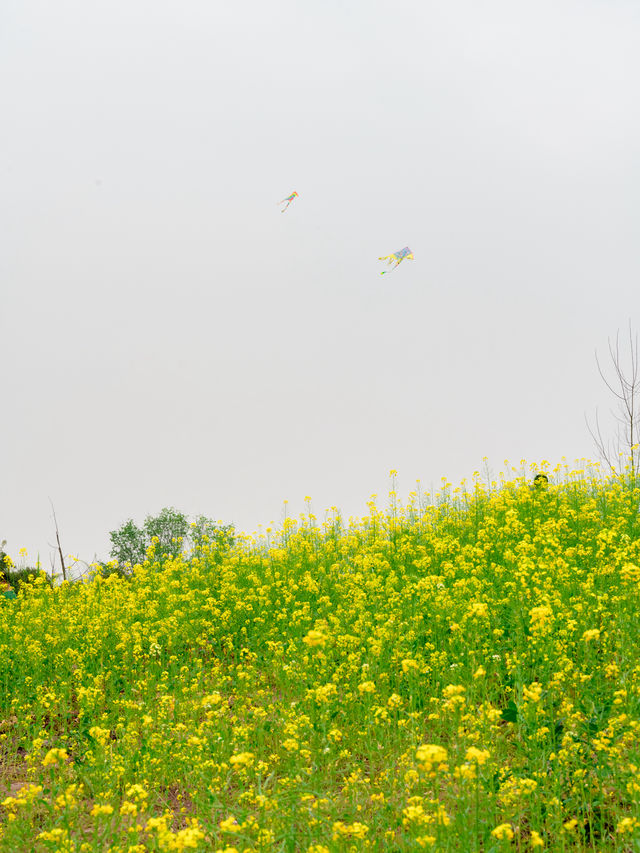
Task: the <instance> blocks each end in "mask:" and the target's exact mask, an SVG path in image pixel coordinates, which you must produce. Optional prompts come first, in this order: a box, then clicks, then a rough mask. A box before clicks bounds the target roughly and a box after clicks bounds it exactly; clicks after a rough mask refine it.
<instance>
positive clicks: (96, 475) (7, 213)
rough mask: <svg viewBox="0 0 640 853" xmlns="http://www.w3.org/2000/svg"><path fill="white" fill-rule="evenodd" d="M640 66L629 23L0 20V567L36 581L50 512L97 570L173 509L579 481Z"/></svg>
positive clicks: (534, 16) (629, 308) (563, 10)
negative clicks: (385, 266)
mask: <svg viewBox="0 0 640 853" xmlns="http://www.w3.org/2000/svg"><path fill="white" fill-rule="evenodd" d="M638 44H640V4H638V3H637V2H635V0H575V2H571V0H536V1H535V2H518V0H486V2H478V0H446V2H445V0H439V2H435V0H341V2H338V0H324V2H311V0H233V2H229V0H187V2H185V0H179V2H178V0H104V2H103V1H102V0H56V2H55V3H52V2H51V0H4V2H3V3H2V5H1V6H0V79H1V80H2V81H3V82H2V86H1V87H0V115H1V117H2V119H1V124H2V131H1V133H0V169H1V186H2V190H1V194H0V234H1V238H0V292H1V297H2V298H1V302H0V357H1V374H0V380H1V385H0V392H1V395H2V397H1V399H2V407H1V419H0V420H1V423H0V437H1V444H0V477H1V493H0V539H3V538H6V539H7V540H8V545H7V548H8V551H9V553H11V554H12V555H13V556H14V557H17V552H18V549H19V548H20V547H26V548H27V549H28V552H29V559H28V562H31V563H32V562H34V561H35V557H36V555H37V554H38V553H40V556H41V559H42V560H43V562H44V563H45V564H46V565H48V564H49V554H50V552H51V551H52V549H51V548H50V547H49V543H53V541H54V529H53V523H52V519H51V508H50V504H49V498H51V499H52V500H53V502H54V504H55V508H56V512H57V516H58V521H59V524H60V529H61V535H62V544H63V547H64V549H65V551H66V552H71V553H74V554H77V555H79V556H81V557H82V558H83V559H85V560H91V559H93V557H94V555H96V554H97V556H98V557H106V556H107V554H108V550H109V541H108V532H109V530H112V529H114V528H116V527H118V526H119V525H120V524H121V523H122V522H123V521H125V520H126V519H127V518H129V517H133V518H134V520H136V522H138V523H140V522H141V521H142V520H143V518H144V517H145V516H146V515H147V514H155V513H157V512H158V511H159V510H160V509H161V508H162V507H164V506H167V505H170V506H174V507H176V508H177V509H180V510H182V511H184V512H187V513H189V514H196V513H198V514H204V515H208V516H211V517H214V518H220V519H223V520H224V521H227V522H233V523H235V524H236V525H237V527H239V528H240V529H241V530H245V531H247V532H252V531H254V530H256V528H257V527H258V525H260V524H263V525H266V524H268V523H269V522H270V521H271V520H275V522H276V523H278V522H279V520H280V519H281V517H282V506H283V500H284V499H288V500H289V511H290V512H291V513H293V514H297V513H298V512H300V511H302V509H303V498H304V497H305V496H306V495H310V496H311V497H312V498H313V508H314V510H315V512H316V514H317V515H318V516H319V517H321V518H322V517H323V513H324V510H325V508H327V507H329V506H332V505H337V506H338V507H340V508H341V510H342V511H343V512H344V514H345V515H346V516H349V515H351V514H358V515H359V514H363V513H364V512H365V511H366V501H367V499H368V498H369V496H370V494H371V493H373V492H377V493H379V494H381V495H382V496H384V494H385V493H386V491H387V490H388V487H389V486H388V472H389V469H390V468H396V469H398V471H399V474H400V476H399V491H400V493H401V494H404V495H406V494H407V493H408V492H409V491H410V490H411V489H412V488H413V485H414V482H415V480H416V479H418V478H420V479H421V480H422V482H423V484H424V485H425V487H426V488H429V486H430V485H431V484H434V485H435V486H436V487H437V486H438V485H439V482H440V478H441V477H442V476H446V477H448V478H449V479H450V480H452V481H453V482H454V483H455V482H457V481H459V480H460V479H461V478H463V477H465V476H469V475H471V473H472V472H473V471H474V469H477V468H480V467H481V466H482V458H483V457H484V456H487V457H489V463H490V465H491V466H492V467H493V468H494V469H495V470H496V471H498V470H500V468H501V467H503V466H502V461H503V460H504V459H505V458H508V459H510V460H513V461H515V462H518V461H519V460H520V459H521V458H526V459H527V460H529V461H536V460H540V459H543V458H546V459H549V460H551V461H552V462H556V461H558V460H559V459H560V458H561V457H562V456H566V457H568V458H569V460H573V459H575V458H578V457H583V456H591V457H593V456H594V450H593V446H592V442H591V439H590V438H589V435H588V433H587V430H586V427H585V424H584V414H585V412H592V411H593V410H594V409H595V406H596V405H599V406H601V407H604V409H605V410H606V408H607V406H608V403H609V401H608V398H607V395H606V392H605V391H604V389H603V386H602V383H601V381H600V379H599V378H598V375H597V371H596V367H595V362H594V356H593V353H594V348H596V347H597V348H598V349H599V351H601V352H604V351H605V349H606V343H607V338H608V337H609V336H612V335H615V332H616V330H617V329H618V328H624V327H625V326H626V325H627V323H628V322H629V320H630V319H631V321H632V323H633V324H634V326H635V327H636V328H637V327H638V322H637V321H638V319H639V317H638V314H639V311H638V308H639V307H640V301H639V296H638V282H639V280H640V279H639V272H640V250H639V243H638V234H639V225H640V222H639V215H638V211H639V204H640V159H639V153H640V110H639V109H638V103H639V94H640V92H639V89H640V85H639V81H640V51H639V50H638ZM293 190H297V192H298V193H299V199H298V200H297V201H296V202H295V203H294V204H292V205H291V207H290V208H289V209H288V210H287V212H286V214H284V215H283V214H281V213H280V210H279V208H278V206H277V204H276V202H277V201H278V200H279V199H281V198H283V197H284V196H287V195H288V194H289V193H291V192H292V191H293ZM405 245H408V246H410V247H411V249H412V250H413V252H414V254H415V260H413V261H406V262H404V263H403V264H402V265H401V266H400V267H399V268H398V269H397V270H396V271H395V272H393V273H392V274H391V275H388V276H387V275H385V276H382V277H381V276H380V275H379V270H380V269H381V268H382V264H381V262H379V261H378V260H377V259H378V256H380V255H386V254H388V253H390V252H393V251H396V250H398V249H400V248H401V247H403V246H405ZM383 502H384V501H383Z"/></svg>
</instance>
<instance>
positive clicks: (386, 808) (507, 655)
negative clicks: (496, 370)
mask: <svg viewBox="0 0 640 853" xmlns="http://www.w3.org/2000/svg"><path fill="white" fill-rule="evenodd" d="M552 480H553V483H554V484H551V485H549V486H548V487H546V488H545V487H544V485H541V487H540V488H535V487H532V485H531V478H530V476H527V477H525V476H522V477H519V478H515V479H513V480H508V479H504V480H503V481H502V482H500V484H499V485H496V484H492V483H489V484H487V485H482V484H481V483H480V481H479V479H477V480H476V481H475V482H474V483H472V484H471V485H470V486H469V487H468V488H467V489H465V488H461V489H456V490H452V489H451V488H450V487H448V486H445V487H444V489H443V491H442V492H441V493H440V494H439V496H436V499H435V500H433V501H425V500H424V499H423V497H422V496H421V495H420V494H416V493H413V494H412V495H410V496H409V499H408V501H407V502H405V503H404V504H403V505H401V503H400V502H399V500H398V498H397V495H396V493H395V490H394V489H392V492H391V498H390V502H389V506H388V507H387V508H386V509H385V510H379V509H377V508H376V505H375V503H374V502H371V503H370V504H369V514H368V515H367V517H365V518H362V519H358V520H352V521H351V522H350V523H349V524H344V523H342V522H341V520H340V518H339V516H337V515H336V516H335V517H332V516H331V514H329V515H328V517H327V518H326V519H325V520H324V522H322V521H321V522H319V521H317V520H316V518H315V517H314V516H313V514H312V512H311V511H310V505H309V512H308V513H306V514H305V515H304V516H302V517H300V518H299V519H295V520H292V519H289V520H287V521H286V522H285V524H284V526H283V528H282V530H280V531H279V532H278V533H277V535H274V538H273V539H271V540H268V539H267V538H265V537H261V538H257V539H249V538H245V539H244V540H243V541H241V542H240V543H239V544H236V545H234V546H233V547H232V548H230V549H229V550H228V551H226V552H225V553H222V554H221V553H219V552H215V551H214V550H213V549H211V550H210V551H207V549H206V548H205V550H204V552H203V553H199V554H197V555H192V556H190V557H185V558H181V559H179V560H176V559H170V558H168V557H163V556H162V555H160V554H156V553H154V552H153V550H151V551H150V553H149V556H148V559H147V560H146V561H145V563H144V565H142V566H138V567H136V568H135V571H134V573H133V577H132V578H131V579H130V580H123V579H121V578H119V577H117V576H115V575H113V576H110V577H109V578H107V579H104V578H102V577H99V576H98V577H95V578H94V579H93V580H91V581H88V582H86V581H85V582H77V583H63V584H61V585H59V586H57V587H55V588H53V589H51V588H50V587H49V586H48V585H47V584H46V583H45V582H44V581H40V580H37V581H36V582H35V583H31V584H28V585H25V587H24V588H23V590H22V591H21V592H20V594H19V595H18V598H17V599H16V600H13V601H10V600H7V599H4V598H0V802H1V807H0V850H2V851H11V853H15V851H36V853H39V851H60V853H62V851H64V853H71V851H77V852H78V853H80V851H87V853H88V852H89V851H113V852H114V853H116V851H117V852H118V853H144V851H185V850H201V851H226V853H234V851H238V853H254V851H255V853H258V851H295V853H298V851H301V853H333V851H361V850H380V851H383V850H384V851H391V853H393V851H419V850H432V851H483V853H499V851H508V850H511V851H513V850H519V851H525V850H526V851H529V850H532V851H537V850H554V851H556V850H557V851H573V850H603V851H614V850H616V851H638V850H640V657H639V654H638V651H639V639H640V608H639V604H640V597H639V595H638V590H639V583H640V536H639V533H640V521H639V517H638V506H639V503H640V489H638V488H634V487H633V485H634V484H633V482H631V483H630V482H629V480H628V479H627V480H624V479H622V478H617V479H616V478H613V479H611V480H607V481H605V480H604V479H603V478H601V477H598V476H596V475H594V474H589V473H580V472H571V473H569V472H567V474H566V476H563V475H562V472H558V471H556V473H555V474H554V475H552ZM392 485H393V484H392Z"/></svg>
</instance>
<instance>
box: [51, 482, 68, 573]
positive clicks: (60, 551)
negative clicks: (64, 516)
mask: <svg viewBox="0 0 640 853" xmlns="http://www.w3.org/2000/svg"><path fill="white" fill-rule="evenodd" d="M49 503H50V504H51V511H52V512H53V522H54V524H55V526H56V541H57V543H58V553H59V554H60V563H61V565H62V579H63V580H65V581H66V579H67V569H66V566H65V564H64V555H63V553H62V545H61V544H60V531H59V530H58V519H57V518H56V511H55V508H54V506H53V501H52V500H51V498H49ZM52 574H53V567H52Z"/></svg>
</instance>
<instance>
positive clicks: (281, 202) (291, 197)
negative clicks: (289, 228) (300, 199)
mask: <svg viewBox="0 0 640 853" xmlns="http://www.w3.org/2000/svg"><path fill="white" fill-rule="evenodd" d="M297 196H298V193H291V195H288V196H287V197H286V198H283V199H282V201H279V202H278V204H284V203H285V201H286V204H285V205H284V207H283V208H282V210H281V211H280V213H284V212H285V210H286V209H287V208H288V207H289V205H290V204H291V202H292V201H293V200H294V198H297Z"/></svg>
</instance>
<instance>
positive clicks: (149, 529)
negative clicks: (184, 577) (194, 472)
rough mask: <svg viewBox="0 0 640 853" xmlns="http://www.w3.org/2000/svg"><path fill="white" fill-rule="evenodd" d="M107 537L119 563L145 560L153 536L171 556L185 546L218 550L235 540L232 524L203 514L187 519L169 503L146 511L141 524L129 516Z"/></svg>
mask: <svg viewBox="0 0 640 853" xmlns="http://www.w3.org/2000/svg"><path fill="white" fill-rule="evenodd" d="M109 538H110V539H111V551H110V555H111V557H112V558H113V559H115V560H117V562H118V565H119V566H120V567H122V566H123V565H126V564H129V565H132V566H134V565H135V564H136V563H142V562H144V559H145V556H146V552H147V548H148V547H149V546H150V545H152V544H153V543H154V542H156V540H157V545H156V548H157V551H158V553H160V554H169V555H170V556H172V557H177V556H178V555H179V554H181V553H182V552H183V551H184V549H185V547H187V546H191V547H192V548H193V550H194V551H195V552H196V553H202V552H203V549H204V548H205V546H207V545H213V546H214V550H216V551H220V550H222V549H224V548H225V547H229V546H231V545H232V544H233V542H234V540H235V537H234V527H233V525H232V524H227V525H221V524H218V523H217V522H215V521H213V520H212V519H210V518H207V517H206V516H204V515H200V516H197V517H196V519H195V520H194V522H193V523H190V522H189V519H188V517H187V516H186V515H185V514H184V513H182V512H178V511H177V510H175V509H173V508H172V507H165V508H164V509H163V510H161V511H160V513H159V514H158V515H155V516H154V515H148V516H147V517H146V518H145V520H144V523H143V525H142V527H141V528H140V527H138V526H137V525H136V524H135V522H134V521H133V519H129V520H128V521H125V523H124V524H123V525H121V526H120V527H119V528H118V529H117V530H112V531H111V533H110V534H109Z"/></svg>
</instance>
